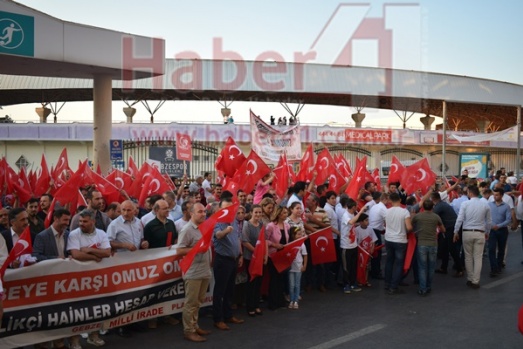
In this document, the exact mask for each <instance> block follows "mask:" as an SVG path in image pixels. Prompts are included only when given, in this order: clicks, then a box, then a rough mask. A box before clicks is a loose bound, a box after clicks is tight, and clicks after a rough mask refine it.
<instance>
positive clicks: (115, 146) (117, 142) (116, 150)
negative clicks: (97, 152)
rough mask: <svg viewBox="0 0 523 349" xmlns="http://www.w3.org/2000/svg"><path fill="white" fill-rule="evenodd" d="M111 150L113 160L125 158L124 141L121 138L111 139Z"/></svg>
mask: <svg viewBox="0 0 523 349" xmlns="http://www.w3.org/2000/svg"><path fill="white" fill-rule="evenodd" d="M109 143H110V144H111V146H110V152H111V161H114V160H123V142H122V140H121V139H111V141H110V142H109Z"/></svg>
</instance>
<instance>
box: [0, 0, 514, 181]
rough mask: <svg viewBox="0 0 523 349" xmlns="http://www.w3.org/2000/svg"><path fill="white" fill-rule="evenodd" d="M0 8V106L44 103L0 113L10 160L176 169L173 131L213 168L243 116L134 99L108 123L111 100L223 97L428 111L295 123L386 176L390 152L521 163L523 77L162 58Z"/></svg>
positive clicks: (122, 38)
mask: <svg viewBox="0 0 523 349" xmlns="http://www.w3.org/2000/svg"><path fill="white" fill-rule="evenodd" d="M0 11H1V12H2V15H3V17H4V19H3V20H2V21H0V26H2V25H8V26H11V25H12V27H13V28H16V29H17V31H16V32H14V33H12V35H13V37H12V38H11V39H12V40H11V42H10V43H9V44H6V42H7V41H2V43H0V105H3V106H7V105H16V104H22V103H42V104H43V106H42V107H41V108H36V113H37V114H38V115H39V122H33V123H18V122H15V123H12V122H9V121H12V120H3V121H4V122H5V123H3V124H1V126H0V156H5V157H6V159H7V161H8V163H9V164H10V165H11V166H13V168H16V167H15V166H18V167H20V166H30V167H32V168H33V169H36V167H38V164H39V161H40V157H41V154H42V153H45V154H46V155H47V157H48V159H49V161H50V162H52V160H53V159H57V158H58V155H59V153H60V152H61V150H62V149H63V148H64V147H66V148H67V149H68V153H69V159H70V164H71V166H72V167H73V169H74V166H75V164H76V162H77V160H84V159H85V158H89V159H91V160H92V162H93V165H94V166H97V165H100V167H101V169H102V172H105V173H107V172H109V170H110V169H111V168H112V167H120V168H125V167H126V161H127V159H128V157H129V156H132V157H133V159H134V160H135V161H136V162H137V163H141V162H143V161H145V160H147V159H153V160H156V161H160V162H161V163H163V166H164V168H165V169H166V170H167V171H169V174H170V175H171V176H174V177H180V176H181V173H183V166H184V165H183V163H181V162H180V161H178V160H177V159H175V158H173V157H172V156H171V155H170V154H172V153H173V148H174V147H175V139H176V134H177V133H187V134H189V135H190V136H191V138H192V140H193V151H194V157H193V161H192V162H191V163H190V164H188V173H189V175H190V176H191V177H194V176H195V175H198V174H202V173H203V172H212V171H213V170H214V161H215V159H216V157H217V156H218V154H219V152H220V150H221V148H222V147H223V144H224V141H225V139H226V138H227V137H228V136H231V137H232V138H233V139H234V140H235V141H236V143H237V144H238V145H239V146H240V147H241V148H242V150H243V151H244V152H245V153H248V152H249V151H250V149H251V145H252V143H251V141H252V134H253V133H252V132H253V131H252V129H251V125H250V124H208V123H201V124H198V123H190V124H189V123H180V122H175V120H174V122H172V123H168V124H165V123H162V124H160V123H154V119H153V118H152V117H151V123H150V124H138V123H133V115H134V112H135V111H134V110H133V108H132V107H131V106H130V105H129V106H128V107H127V108H124V110H123V112H124V113H125V115H126V116H127V122H126V123H118V124H114V123H113V118H112V114H111V113H112V111H111V104H112V102H113V101H122V100H124V101H129V100H136V101H137V100H140V99H143V98H146V99H148V100H160V101H162V100H195V101H196V100H216V101H220V100H224V96H226V98H227V99H228V100H234V101H247V102H248V101H252V102H260V101H263V102H280V103H297V104H299V105H307V104H315V105H336V106H354V107H357V108H358V107H359V108H363V110H364V108H378V109H389V110H396V111H401V112H403V113H405V115H406V113H419V114H421V115H425V116H424V117H421V118H420V122H421V124H420V126H421V125H422V126H423V129H409V128H407V127H405V120H404V128H398V129H394V128H390V129H377V128H371V127H366V126H367V125H366V121H365V114H364V111H360V112H358V113H355V114H353V115H352V119H353V121H354V123H350V124H347V125H339V126H341V127H333V126H329V125H324V126H320V125H314V126H313V125H303V124H302V125H299V136H300V137H299V140H300V142H301V146H302V150H304V149H305V148H306V147H307V146H308V145H309V144H310V143H312V144H313V145H314V148H315V150H316V151H318V152H319V151H321V149H323V148H325V147H327V148H328V149H329V150H330V151H331V152H332V153H337V152H341V153H342V154H343V155H344V156H345V158H346V159H347V160H349V162H350V164H351V165H354V164H355V160H356V157H359V158H361V157H363V156H367V157H368V161H367V164H368V166H369V169H373V168H376V167H377V168H381V169H382V171H381V175H382V176H384V177H386V175H387V169H388V166H389V165H390V161H391V159H392V156H393V155H395V156H396V157H398V159H399V160H401V161H404V162H405V163H406V164H408V162H412V161H416V160H419V159H421V158H428V159H429V162H430V164H431V167H432V170H433V171H434V172H435V173H436V174H438V175H447V174H448V175H456V174H459V173H460V171H461V168H460V158H461V157H462V155H463V154H471V153H472V154H483V155H486V156H487V157H486V158H485V159H487V160H486V161H485V163H484V164H483V167H485V168H486V169H488V170H493V169H498V168H500V167H505V168H506V169H507V170H514V171H515V172H517V173H518V174H519V171H520V168H521V165H522V164H521V162H522V161H521V154H520V131H521V104H522V101H523V86H521V85H516V84H511V83H506V82H500V81H494V80H486V79H480V78H470V77H464V76H455V75H448V74H437V73H429V72H420V71H405V70H397V69H389V68H369V67H355V66H344V65H326V64H312V63H310V64H309V63H292V62H257V61H234V60H188V59H165V43H164V42H163V40H160V39H155V38H148V37H143V36H139V35H131V34H127V33H121V32H116V31H112V30H106V29H102V28H94V27H90V26H87V25H83V24H77V23H71V22H66V21H62V20H60V19H57V18H54V17H51V16H49V15H47V14H45V13H41V12H39V11H36V10H34V9H32V8H29V7H26V6H23V5H20V4H18V3H16V2H14V1H11V0H0ZM1 30H2V28H1V27H0V31H1ZM20 32H21V33H23V35H22V36H19V33H20ZM17 33H18V34H17ZM17 35H18V36H17ZM50 38H53V40H51V39H50ZM56 38H60V40H57V39H56ZM94 38H96V40H95V39H94ZM102 50H103V52H104V54H103V55H100V54H98V53H99V52H100V51H102ZM144 57H148V58H144ZM68 101H93V104H94V113H93V120H92V123H70V124H64V123H53V122H51V120H48V116H49V114H50V113H51V110H50V109H48V108H46V107H45V106H46V104H48V103H53V102H68ZM358 110H359V109H358ZM221 112H222V114H223V115H224V116H227V115H228V114H229V113H230V112H231V111H230V109H229V108H227V107H225V108H223V109H222V110H221ZM290 116H293V117H295V116H299V115H289V117H290ZM53 121H55V122H56V118H55V120H53ZM460 137H461V138H460ZM467 137H470V138H467ZM116 146H117V147H116ZM175 153H176V152H174V154H175ZM296 164H297V161H296ZM186 165H187V164H186Z"/></svg>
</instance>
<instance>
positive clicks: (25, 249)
mask: <svg viewBox="0 0 523 349" xmlns="http://www.w3.org/2000/svg"><path fill="white" fill-rule="evenodd" d="M31 253H33V243H32V242H31V230H30V229H29V226H27V228H25V230H24V231H23V232H22V235H20V238H19V239H18V241H17V242H16V244H14V246H13V248H12V249H11V252H9V255H8V256H7V259H6V260H5V262H4V264H2V267H1V268H0V277H1V278H3V276H4V273H5V270H6V269H7V267H8V266H9V264H11V263H12V262H13V261H15V260H16V259H17V258H18V257H20V256H21V255H23V254H31Z"/></svg>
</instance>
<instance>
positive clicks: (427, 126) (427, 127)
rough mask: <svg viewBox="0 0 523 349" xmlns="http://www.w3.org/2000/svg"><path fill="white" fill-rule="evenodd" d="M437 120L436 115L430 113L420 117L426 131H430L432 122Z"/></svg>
mask: <svg viewBox="0 0 523 349" xmlns="http://www.w3.org/2000/svg"><path fill="white" fill-rule="evenodd" d="M434 120H435V117H433V116H430V115H426V116H423V117H421V118H419V121H421V123H422V124H423V126H425V127H424V130H425V131H428V130H430V126H431V125H432V123H433V122H434Z"/></svg>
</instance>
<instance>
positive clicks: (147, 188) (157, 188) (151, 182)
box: [138, 167, 169, 207]
mask: <svg viewBox="0 0 523 349" xmlns="http://www.w3.org/2000/svg"><path fill="white" fill-rule="evenodd" d="M166 191H169V186H168V185H167V183H166V182H165V179H164V178H163V177H162V174H161V173H160V171H158V169H157V168H156V167H151V172H150V175H149V176H147V177H146V179H145V183H144V184H143V187H142V191H141V192H140V199H139V200H138V205H140V206H141V207H143V206H144V205H145V199H147V197H149V196H151V195H153V194H160V195H162V194H163V193H165V192H166Z"/></svg>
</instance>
